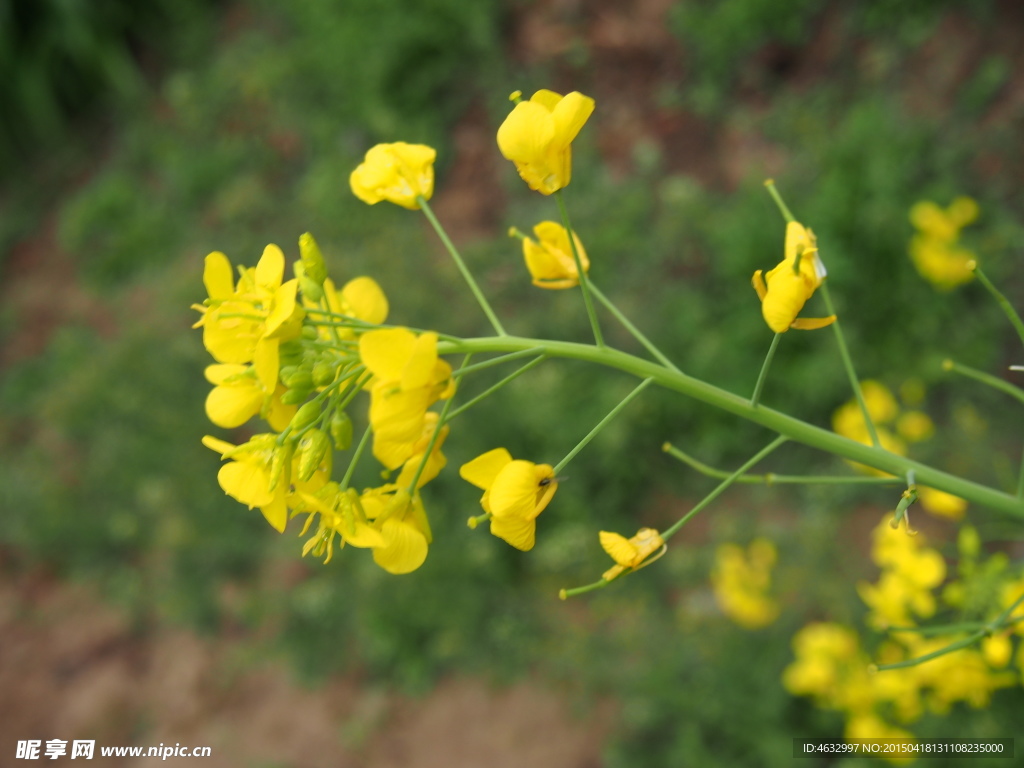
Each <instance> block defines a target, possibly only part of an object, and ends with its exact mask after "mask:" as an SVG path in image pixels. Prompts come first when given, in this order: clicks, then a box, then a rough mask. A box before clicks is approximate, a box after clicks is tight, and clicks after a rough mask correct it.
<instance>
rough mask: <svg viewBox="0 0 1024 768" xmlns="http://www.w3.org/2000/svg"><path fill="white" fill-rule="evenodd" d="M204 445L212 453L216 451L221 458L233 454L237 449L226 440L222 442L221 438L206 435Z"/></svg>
mask: <svg viewBox="0 0 1024 768" xmlns="http://www.w3.org/2000/svg"><path fill="white" fill-rule="evenodd" d="M203 445H205V446H206V447H207V448H209V449H210V450H211V451H216V452H217V453H219V454H220V455H221V456H224V455H225V454H228V453H231V451H233V450H235V447H236V446H234V445H232V444H231V443H229V442H227V441H225V440H221V439H220V438H217V437H213V436H212V435H206V436H204V437H203Z"/></svg>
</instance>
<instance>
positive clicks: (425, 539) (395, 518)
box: [359, 485, 433, 574]
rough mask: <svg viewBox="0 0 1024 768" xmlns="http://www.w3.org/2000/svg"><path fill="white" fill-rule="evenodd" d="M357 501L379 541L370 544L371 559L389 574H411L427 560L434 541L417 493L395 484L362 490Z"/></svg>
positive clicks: (421, 501)
mask: <svg viewBox="0 0 1024 768" xmlns="http://www.w3.org/2000/svg"><path fill="white" fill-rule="evenodd" d="M359 502H360V504H361V506H362V508H363V510H364V512H365V514H366V519H367V520H368V521H369V523H370V525H371V526H372V527H373V528H374V529H375V530H376V531H378V532H379V533H380V536H381V540H382V544H381V545H379V546H374V547H373V561H374V562H375V563H377V565H379V566H380V567H381V568H383V569H384V570H385V571H387V572H388V573H394V574H403V573H411V572H412V571H415V570H416V569H417V568H419V567H420V566H421V565H423V563H424V561H425V560H426V559H427V549H428V547H429V545H430V543H431V541H432V540H433V537H432V535H431V532H430V523H429V521H428V520H427V513H426V510H424V508H423V500H422V499H421V498H420V495H419V493H418V492H417V493H416V494H414V495H413V494H410V493H409V492H408V491H407V490H406V489H404V488H400V487H398V486H396V485H383V486H381V487H380V488H371V489H369V490H366V491H363V493H362V495H361V496H360V497H359Z"/></svg>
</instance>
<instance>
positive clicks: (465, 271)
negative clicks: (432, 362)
mask: <svg viewBox="0 0 1024 768" xmlns="http://www.w3.org/2000/svg"><path fill="white" fill-rule="evenodd" d="M416 201H417V202H418V203H419V204H420V208H422V209H423V213H424V215H425V216H426V217H427V219H428V220H429V221H430V224H431V226H433V227H434V231H435V232H437V236H438V237H439V238H441V242H442V243H444V247H445V248H447V249H448V253H449V254H451V257H452V259H453V260H454V261H455V266H457V267H458V268H459V272H461V273H462V277H463V278H464V279H465V281H466V284H467V285H469V290H471V291H472V292H473V295H474V296H476V300H477V303H478V304H480V308H481V309H482V310H483V311H484V314H485V315H487V319H488V320H490V321H491V325H492V326H493V327H494V332H495V333H497V334H498V335H499V336H504V335H505V329H504V328H503V327H502V325H501V321H500V320H499V319H498V316H497V315H496V314H494V310H493V309H491V305H490V303H489V302H488V301H487V299H486V298H485V297H484V294H483V291H481V290H480V286H479V285H477V284H476V280H474V279H473V275H472V274H470V271H469V268H468V267H467V266H466V264H465V262H464V261H463V260H462V256H460V255H459V251H458V250H457V249H456V248H455V244H454V243H453V242H452V241H451V238H449V237H448V233H447V232H445V231H444V227H442V226H441V222H440V221H438V220H437V217H436V216H435V215H434V211H433V210H432V209H431V208H430V206H429V205H428V204H427V201H426V199H425V198H424V197H423V196H422V195H420V196H418V197H417V198H416Z"/></svg>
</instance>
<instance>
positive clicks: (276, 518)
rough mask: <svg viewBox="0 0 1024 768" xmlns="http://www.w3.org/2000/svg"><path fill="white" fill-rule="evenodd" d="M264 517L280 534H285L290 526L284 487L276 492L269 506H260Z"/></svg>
mask: <svg viewBox="0 0 1024 768" xmlns="http://www.w3.org/2000/svg"><path fill="white" fill-rule="evenodd" d="M260 512H262V513H263V517H264V518H265V519H266V521H267V522H268V523H270V525H271V526H272V527H273V529H274V530H275V531H277V532H278V533H284V529H285V527H286V526H287V525H288V503H287V497H286V491H285V488H284V485H279V486H277V488H276V489H275V491H274V498H273V499H272V500H271V502H270V503H269V504H264V505H262V506H260Z"/></svg>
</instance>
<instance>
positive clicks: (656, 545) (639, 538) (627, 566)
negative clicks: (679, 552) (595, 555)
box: [598, 528, 665, 581]
mask: <svg viewBox="0 0 1024 768" xmlns="http://www.w3.org/2000/svg"><path fill="white" fill-rule="evenodd" d="M598 536H599V538H600V540H601V548H602V549H604V551H605V552H607V553H608V555H609V556H610V557H611V559H612V560H614V561H615V565H613V566H612V567H611V568H609V569H608V570H607V571H605V572H604V573H603V574H602V575H601V578H602V579H604V580H605V581H611V580H612V579H615V578H618V577H619V576H621V575H622V574H623V573H625V572H626V571H627V570H635V569H637V568H639V567H640V566H641V565H643V564H644V561H645V560H647V558H649V557H650V556H651V555H653V554H654V553H655V552H658V551H664V548H665V541H664V540H663V539H662V538H661V534H660V533H658V532H657V531H656V530H654V529H653V528H641V529H640V530H639V531H637V532H636V534H635V535H634V536H631V537H630V538H628V539H627V538H626V537H625V536H620V535H619V534H617V533H609V532H608V531H601V532H600V534H599V535H598ZM655 559H657V558H655ZM652 562H653V561H652Z"/></svg>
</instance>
